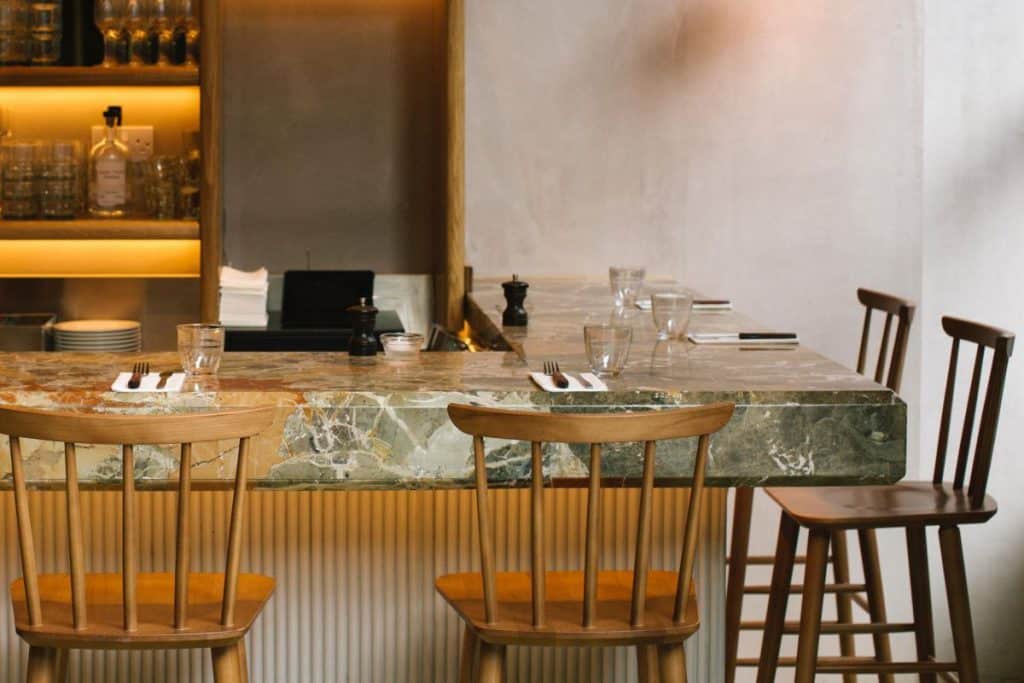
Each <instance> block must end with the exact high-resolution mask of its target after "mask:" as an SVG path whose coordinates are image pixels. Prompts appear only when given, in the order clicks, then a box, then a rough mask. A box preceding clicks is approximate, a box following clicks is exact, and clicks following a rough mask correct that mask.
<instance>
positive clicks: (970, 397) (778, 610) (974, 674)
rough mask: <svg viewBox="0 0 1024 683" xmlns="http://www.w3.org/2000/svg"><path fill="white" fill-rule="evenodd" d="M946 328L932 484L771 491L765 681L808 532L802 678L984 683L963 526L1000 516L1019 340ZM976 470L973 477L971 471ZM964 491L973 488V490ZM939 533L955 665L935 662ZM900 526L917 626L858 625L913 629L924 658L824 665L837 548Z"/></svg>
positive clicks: (874, 619)
mask: <svg viewBox="0 0 1024 683" xmlns="http://www.w3.org/2000/svg"><path fill="white" fill-rule="evenodd" d="M942 328H943V330H944V331H945V332H946V334H947V335H949V336H950V337H951V338H952V348H951V350H950V357H949V368H948V371H947V375H946V388H945V393H944V397H943V403H942V416H941V418H940V422H939V435H938V448H937V453H936V459H935V469H934V472H933V476H932V480H931V481H926V482H915V481H902V482H899V483H898V484H893V485H891V486H869V487H833V488H831V489H816V488H809V489H799V490H798V489H778V488H770V489H768V494H769V495H770V496H771V497H772V498H773V499H775V501H776V502H777V503H778V504H779V505H780V507H781V508H782V510H783V515H782V522H781V524H780V526H779V541H778V548H779V549H778V551H777V552H776V560H775V567H774V570H773V574H772V590H771V594H770V597H769V602H768V617H767V619H766V627H765V635H764V638H763V640H762V648H761V657H760V661H761V665H760V667H759V669H758V681H759V682H763V683H769V682H770V681H773V680H775V673H776V668H777V667H778V665H779V662H780V658H779V643H780V641H781V636H782V633H783V631H784V630H786V625H785V612H786V602H787V598H788V594H789V590H788V588H789V582H790V580H791V576H792V569H793V561H794V557H795V548H796V545H795V544H796V539H797V536H798V533H799V529H800V528H801V527H803V528H807V529H809V530H810V539H809V541H808V553H807V555H808V556H807V569H806V571H805V574H804V590H803V592H804V604H803V606H802V613H801V619H800V628H799V635H800V640H799V644H798V646H797V657H796V659H795V664H796V680H797V681H799V682H801V683H802V682H804V681H808V682H809V681H812V680H813V679H814V677H815V675H816V674H817V673H843V674H844V675H848V676H854V675H856V674H858V673H876V674H878V675H879V677H880V678H882V677H890V678H891V676H892V674H895V673H918V674H919V675H920V679H921V680H922V681H926V682H929V683H930V682H933V681H935V680H937V676H938V675H939V674H941V675H943V677H944V678H945V675H946V674H947V673H949V672H956V673H957V675H958V680H960V681H962V682H963V683H976V682H977V681H978V680H979V677H978V661H977V653H976V650H975V645H974V634H973V629H972V625H971V614H970V601H969V598H968V582H967V577H966V573H965V568H964V557H963V546H962V543H961V539H960V525H962V524H980V523H983V522H986V521H988V520H989V519H990V518H991V517H992V516H993V515H994V514H995V513H996V509H997V507H996V502H995V500H993V499H992V498H991V497H990V496H988V495H986V493H985V489H986V486H987V483H988V476H989V471H990V468H991V465H992V455H993V450H994V446H995V438H996V429H997V427H998V424H999V413H1000V410H1001V408H1002V396H1003V389H1004V386H1005V382H1006V371H1007V366H1008V363H1009V358H1010V355H1011V354H1012V353H1013V344H1014V335H1013V334H1012V333H1011V332H1007V331H1005V330H1002V329H999V328H996V327H991V326H988V325H982V324H979V323H975V322H970V321H967V320H962V319H959V318H952V317H944V318H943V319H942ZM964 343H967V344H975V345H976V346H977V349H976V352H975V356H974V364H973V368H972V371H971V382H970V385H969V388H968V392H967V396H966V401H965V407H964V421H963V428H962V430H961V434H960V445H959V449H958V453H957V459H956V464H955V466H954V470H953V481H952V482H951V483H950V482H948V481H947V480H946V479H945V470H946V460H947V451H948V449H949V438H950V425H951V423H952V421H953V417H952V415H953V412H954V399H955V394H956V379H957V370H958V360H959V352H960V347H961V345H962V344H964ZM986 349H990V350H991V351H992V361H991V367H990V370H989V373H988V382H987V388H986V389H985V390H984V393H983V394H982V391H981V385H982V375H983V369H984V364H985V355H986ZM981 395H984V400H983V403H982V408H981V416H980V417H981V419H980V423H979V426H978V432H977V439H976V441H975V442H974V448H973V457H972V452H971V451H972V446H971V443H972V439H973V435H974V427H975V419H976V416H977V409H978V397H979V396H981ZM968 469H970V472H969V473H968ZM965 485H966V490H965ZM929 526H932V527H938V529H939V533H938V535H939V545H940V548H941V551H942V552H941V555H942V565H943V570H944V574H945V579H946V596H947V601H948V606H949V615H950V624H951V626H952V631H953V644H954V651H955V654H956V659H955V661H948V662H939V661H936V659H935V633H934V625H933V621H932V607H931V588H930V574H929V570H928V557H929V556H928V547H927V542H926V537H925V529H926V528H927V527H929ZM881 528H902V529H904V531H905V533H906V537H907V556H908V566H909V568H910V584H911V590H910V594H911V602H912V607H913V611H914V621H913V623H911V624H892V623H889V622H888V621H887V619H886V615H885V614H884V611H883V612H882V613H881V614H875V613H872V614H871V623H870V624H867V625H862V626H861V625H859V626H858V627H857V628H858V629H859V630H855V631H853V632H856V633H867V632H871V633H893V632H898V631H913V633H914V636H915V644H916V649H917V659H916V660H915V661H912V662H892V661H891V657H890V656H888V655H889V653H888V652H885V653H884V655H885V656H880V655H879V653H878V652H877V651H876V656H875V660H874V661H871V660H867V661H866V662H865V660H864V658H855V657H840V658H829V659H827V660H824V659H819V657H818V639H819V637H820V634H821V632H822V621H821V605H822V595H823V594H824V589H825V571H824V565H825V561H826V557H827V554H828V550H829V545H830V541H831V540H832V539H834V538H835V537H836V533H837V532H838V531H841V530H845V529H856V530H857V532H858V534H860V535H861V536H862V538H863V536H864V535H865V534H873V533H874V531H875V530H876V529H881Z"/></svg>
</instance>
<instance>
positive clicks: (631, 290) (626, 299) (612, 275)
mask: <svg viewBox="0 0 1024 683" xmlns="http://www.w3.org/2000/svg"><path fill="white" fill-rule="evenodd" d="M646 275H647V270H646V269H645V268H643V267H641V266H612V267H611V268H609V269H608V280H609V281H610V282H611V286H612V295H613V296H614V297H615V305H616V306H621V307H631V306H634V305H636V298H637V296H638V295H639V294H640V290H641V289H643V286H644V277H645V276H646Z"/></svg>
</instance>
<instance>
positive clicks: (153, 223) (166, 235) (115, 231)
mask: <svg viewBox="0 0 1024 683" xmlns="http://www.w3.org/2000/svg"><path fill="white" fill-rule="evenodd" d="M197 239H199V221H158V220H153V219H141V220H99V219H79V220H67V221H39V220H33V221H7V220H0V240H197Z"/></svg>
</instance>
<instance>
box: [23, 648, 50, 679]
mask: <svg viewBox="0 0 1024 683" xmlns="http://www.w3.org/2000/svg"><path fill="white" fill-rule="evenodd" d="M25 681H26V682H27V683H57V651H56V650H54V649H52V648H48V647H35V646H33V647H30V648H29V649H28V674H27V675H26V676H25Z"/></svg>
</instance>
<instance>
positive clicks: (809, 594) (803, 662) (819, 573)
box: [794, 529, 830, 683]
mask: <svg viewBox="0 0 1024 683" xmlns="http://www.w3.org/2000/svg"><path fill="white" fill-rule="evenodd" d="M829 536H830V534H829V532H828V531H825V530H824V529H811V534H810V538H809V539H808V541H807V567H806V569H805V570H804V602H803V605H802V607H801V610H800V639H799V642H798V644H797V648H796V676H795V678H794V680H795V681H796V683H813V681H814V675H815V672H816V669H817V665H818V639H819V637H820V636H821V607H822V603H823V602H824V598H825V575H826V571H827V570H828V542H829Z"/></svg>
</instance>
